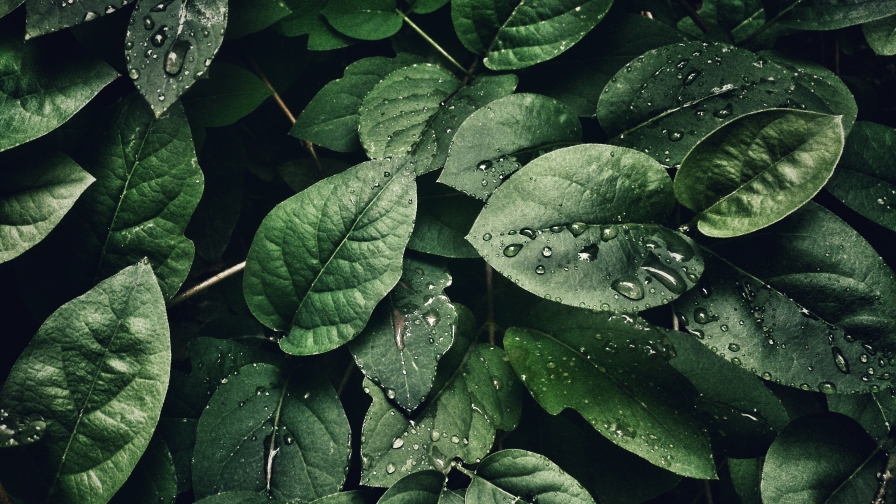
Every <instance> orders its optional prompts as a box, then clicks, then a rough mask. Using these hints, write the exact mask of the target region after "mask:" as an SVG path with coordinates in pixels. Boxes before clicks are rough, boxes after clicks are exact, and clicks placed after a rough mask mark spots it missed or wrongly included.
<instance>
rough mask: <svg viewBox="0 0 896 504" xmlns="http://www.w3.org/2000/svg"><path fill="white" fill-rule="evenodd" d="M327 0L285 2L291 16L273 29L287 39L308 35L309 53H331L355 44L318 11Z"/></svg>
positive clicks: (290, 0)
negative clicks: (290, 11)
mask: <svg viewBox="0 0 896 504" xmlns="http://www.w3.org/2000/svg"><path fill="white" fill-rule="evenodd" d="M328 2H329V0H286V4H287V5H288V6H289V8H290V9H291V10H292V14H290V15H288V16H286V17H285V18H283V19H281V20H280V21H278V22H277V24H275V25H274V29H275V30H277V31H278V32H280V33H281V34H283V35H285V36H287V37H298V36H299V35H308V49H309V50H311V51H331V50H333V49H341V48H343V47H347V46H350V45H352V44H353V43H355V42H357V40H355V39H353V38H351V37H347V36H345V35H343V34H341V33H339V32H338V31H336V29H335V28H333V27H332V26H330V24H329V23H327V20H326V18H324V16H323V15H321V13H320V11H321V9H323V8H324V7H326V5H327V3H328Z"/></svg>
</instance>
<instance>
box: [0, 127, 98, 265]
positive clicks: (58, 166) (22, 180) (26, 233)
mask: <svg viewBox="0 0 896 504" xmlns="http://www.w3.org/2000/svg"><path fill="white" fill-rule="evenodd" d="M0 165H2V166H3V170H2V171H0V262H6V261H8V260H10V259H12V258H14V257H16V256H18V255H20V254H22V252H25V251H26V250H28V249H29V248H31V247H33V246H34V245H35V244H37V243H38V242H39V241H41V240H43V239H44V238H45V237H46V236H47V234H49V232H50V231H51V230H52V229H53V228H54V227H56V225H57V224H59V221H60V220H62V216H64V215H65V214H66V213H67V212H68V211H69V209H71V207H72V205H74V204H75V201H76V200H77V199H78V197H79V196H81V193H83V192H84V190H85V189H87V187H88V186H90V184H92V183H93V182H94V180H95V179H94V178H93V177H92V176H90V174H89V173H87V172H86V171H84V170H83V169H81V167H80V166H78V164H77V163H75V162H74V161H72V159H71V158H70V157H68V156H66V155H65V154H63V153H61V152H59V151H57V150H55V149H47V147H46V146H45V145H44V146H41V148H34V147H31V146H26V147H22V148H19V149H16V150H14V151H10V152H6V153H3V154H0Z"/></svg>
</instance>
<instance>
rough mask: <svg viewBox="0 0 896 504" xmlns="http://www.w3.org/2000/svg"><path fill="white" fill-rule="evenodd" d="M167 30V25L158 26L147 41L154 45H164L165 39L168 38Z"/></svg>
mask: <svg viewBox="0 0 896 504" xmlns="http://www.w3.org/2000/svg"><path fill="white" fill-rule="evenodd" d="M167 31H168V27H167V26H162V27H160V28H159V29H158V30H156V31H155V33H153V34H152V36H151V37H149V42H150V43H151V44H152V45H154V46H156V47H162V46H163V45H165V41H166V40H168V33H167Z"/></svg>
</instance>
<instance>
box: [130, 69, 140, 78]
mask: <svg viewBox="0 0 896 504" xmlns="http://www.w3.org/2000/svg"><path fill="white" fill-rule="evenodd" d="M128 77H130V78H132V79H134V80H137V79H139V78H140V70H137V69H136V68H132V69H130V70H128Z"/></svg>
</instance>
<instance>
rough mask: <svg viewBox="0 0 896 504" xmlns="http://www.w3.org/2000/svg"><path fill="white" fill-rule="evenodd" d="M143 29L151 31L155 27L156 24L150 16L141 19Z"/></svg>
mask: <svg viewBox="0 0 896 504" xmlns="http://www.w3.org/2000/svg"><path fill="white" fill-rule="evenodd" d="M143 27H144V28H146V29H147V30H152V29H153V28H155V27H156V22H155V21H153V20H152V16H144V17H143Z"/></svg>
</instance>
